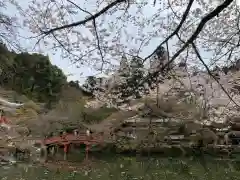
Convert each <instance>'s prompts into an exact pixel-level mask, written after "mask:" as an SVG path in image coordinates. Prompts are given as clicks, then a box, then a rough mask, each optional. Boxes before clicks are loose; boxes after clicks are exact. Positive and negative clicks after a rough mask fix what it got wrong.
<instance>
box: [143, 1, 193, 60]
mask: <svg viewBox="0 0 240 180" xmlns="http://www.w3.org/2000/svg"><path fill="white" fill-rule="evenodd" d="M193 2H194V0H189V3H188V6H187V8H186V10H185V12H184V13H183V16H182V19H181V21H180V23H179V25H178V26H177V28H176V29H175V31H173V32H172V33H171V34H170V35H169V36H168V37H167V38H166V39H165V40H164V41H163V42H162V43H160V44H159V45H158V47H160V46H162V45H163V44H164V43H166V42H167V41H168V40H169V39H171V38H172V37H173V36H174V35H176V34H177V33H178V31H179V30H180V29H181V27H182V25H183V23H184V22H185V20H186V19H187V16H188V13H189V11H190V9H191V7H192V4H193ZM157 49H158V48H156V49H155V50H154V51H153V52H152V53H151V54H150V55H149V56H147V57H146V58H144V59H145V60H147V59H149V58H150V57H151V56H153V55H154V54H155V53H156V51H157Z"/></svg>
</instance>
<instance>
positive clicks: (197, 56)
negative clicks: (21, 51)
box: [25, 0, 240, 98]
mask: <svg viewBox="0 0 240 180" xmlns="http://www.w3.org/2000/svg"><path fill="white" fill-rule="evenodd" d="M92 1H93V2H92ZM92 1H91V2H90V1H87V0H85V1H81V2H80V1H76V0H44V1H42V0H33V1H31V3H30V4H29V7H28V11H27V13H28V16H27V18H26V17H25V26H28V27H29V28H30V30H31V31H32V32H33V33H34V34H35V35H37V36H36V38H37V40H38V41H37V45H39V47H41V46H42V45H44V46H49V47H51V48H53V49H55V50H61V52H62V57H64V58H68V59H71V60H72V61H73V62H75V63H76V64H77V65H78V66H79V65H83V64H84V65H86V64H87V65H92V66H94V67H95V68H96V69H97V70H101V71H102V70H109V69H111V68H115V65H116V64H118V61H119V60H120V59H121V57H122V55H123V54H127V55H130V56H133V57H136V56H138V57H141V59H142V61H143V62H144V63H147V62H148V60H149V59H150V58H151V57H152V56H153V55H154V54H156V53H157V49H158V48H157V47H160V46H164V47H165V48H166V49H167V53H168V55H169V61H168V63H166V64H165V65H163V66H162V67H161V68H160V69H159V71H157V72H156V74H155V75H158V74H159V73H160V72H163V71H164V70H166V67H168V66H169V64H170V63H173V62H174V61H181V62H182V60H183V59H184V62H188V61H190V62H191V63H190V64H191V65H192V66H196V65H202V66H203V67H204V68H205V69H206V70H207V72H208V73H209V74H210V75H211V76H212V77H213V78H214V79H215V77H214V75H213V74H211V70H210V69H211V67H215V66H216V64H217V65H219V66H221V65H226V64H229V63H231V62H232V61H236V60H237V58H238V56H237V53H238V51H239V43H240V36H239V35H240V33H239V32H240V27H239V17H240V13H239V12H240V11H239V6H238V5H237V1H236V0H153V1H148V0H141V1H137V0H108V1H99V0H96V1H94V0H92ZM89 4H93V5H92V6H90V5H89ZM151 47H155V49H154V48H153V49H151ZM188 64H189V63H188ZM148 78H149V77H148V76H146V77H145V78H143V80H142V82H140V84H142V83H144V82H145V80H146V79H148ZM216 81H217V79H216ZM220 86H221V88H222V89H223V90H224V87H223V86H222V85H220ZM224 91H225V92H226V93H227V91H226V90H224ZM229 98H231V97H230V96H229Z"/></svg>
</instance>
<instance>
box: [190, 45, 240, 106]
mask: <svg viewBox="0 0 240 180" xmlns="http://www.w3.org/2000/svg"><path fill="white" fill-rule="evenodd" d="M192 47H193V49H194V51H195V53H196V55H197V57H198V59H199V60H200V61H201V63H202V64H203V66H204V67H205V68H206V70H207V72H208V74H209V75H210V76H211V77H212V78H213V79H214V80H215V81H216V82H217V83H218V85H219V86H220V87H221V89H222V90H223V92H224V93H225V94H226V95H227V96H228V98H229V99H230V100H231V101H232V102H233V103H234V104H235V105H236V106H237V107H240V106H239V105H238V104H237V103H236V101H234V100H233V98H232V97H231V96H230V95H229V93H228V92H227V90H226V89H225V88H224V87H223V85H222V84H221V83H220V82H219V81H218V79H217V78H216V76H214V75H213V74H212V72H211V71H210V69H209V68H208V66H207V64H206V63H205V62H204V61H203V59H202V57H201V55H200V53H199V51H198V49H197V47H196V45H195V44H194V43H192Z"/></svg>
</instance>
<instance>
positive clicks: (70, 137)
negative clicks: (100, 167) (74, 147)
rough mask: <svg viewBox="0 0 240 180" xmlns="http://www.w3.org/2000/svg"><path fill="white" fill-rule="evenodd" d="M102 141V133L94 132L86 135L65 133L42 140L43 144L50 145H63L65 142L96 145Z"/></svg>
mask: <svg viewBox="0 0 240 180" xmlns="http://www.w3.org/2000/svg"><path fill="white" fill-rule="evenodd" d="M102 142H103V135H102V134H96V135H94V134H93V135H91V136H87V135H86V133H80V134H78V135H75V134H66V135H62V136H55V137H50V138H47V139H44V140H43V144H44V145H46V146H51V145H65V144H88V145H98V144H101V143H102Z"/></svg>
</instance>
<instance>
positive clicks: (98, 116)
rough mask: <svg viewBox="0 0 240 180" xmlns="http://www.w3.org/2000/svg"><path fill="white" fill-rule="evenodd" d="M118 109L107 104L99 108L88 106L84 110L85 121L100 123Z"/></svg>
mask: <svg viewBox="0 0 240 180" xmlns="http://www.w3.org/2000/svg"><path fill="white" fill-rule="evenodd" d="M116 111H117V109H115V108H107V107H105V106H104V107H101V108H98V109H92V108H86V109H85V110H84V112H83V121H84V122H85V123H99V122H101V121H102V120H104V119H106V118H107V117H108V116H110V115H111V114H112V113H114V112H116Z"/></svg>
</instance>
